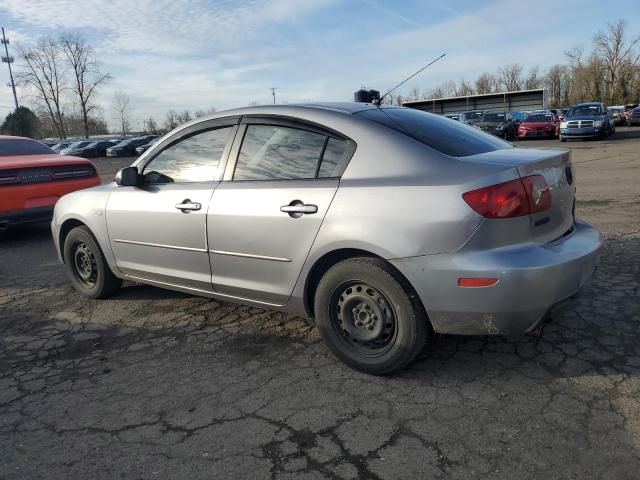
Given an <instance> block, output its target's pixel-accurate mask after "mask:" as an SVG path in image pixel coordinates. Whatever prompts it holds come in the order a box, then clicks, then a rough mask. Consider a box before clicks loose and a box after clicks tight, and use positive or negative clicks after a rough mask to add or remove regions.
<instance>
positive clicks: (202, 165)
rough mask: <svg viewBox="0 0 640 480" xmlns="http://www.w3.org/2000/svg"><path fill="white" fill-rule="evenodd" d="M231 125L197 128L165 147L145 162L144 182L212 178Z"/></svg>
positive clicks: (196, 180) (190, 180) (179, 181)
mask: <svg viewBox="0 0 640 480" xmlns="http://www.w3.org/2000/svg"><path fill="white" fill-rule="evenodd" d="M231 129H232V128H231V127H225V128H218V129H215V130H206V131H204V132H198V133H196V134H194V135H191V136H189V137H186V138H182V139H180V140H178V142H176V143H174V144H172V145H170V146H169V147H167V148H165V149H164V150H162V151H161V152H160V153H159V154H158V155H157V156H155V157H154V158H153V159H152V160H151V161H150V162H149V163H147V165H146V166H145V168H144V171H143V179H144V183H145V184H158V183H185V182H209V181H212V180H213V179H214V178H215V175H216V172H217V170H218V166H219V165H220V160H221V159H222V154H223V152H224V149H225V147H226V145H227V142H228V141H229V134H230V133H231Z"/></svg>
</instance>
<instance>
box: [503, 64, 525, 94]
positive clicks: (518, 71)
mask: <svg viewBox="0 0 640 480" xmlns="http://www.w3.org/2000/svg"><path fill="white" fill-rule="evenodd" d="M523 70H524V69H523V67H522V65H520V64H518V63H512V64H510V65H505V66H504V67H502V68H500V69H499V70H498V75H499V82H500V84H501V85H502V86H503V87H504V89H505V90H506V91H507V92H514V91H517V90H521V89H522V85H523V84H524V82H523V80H522V72H523Z"/></svg>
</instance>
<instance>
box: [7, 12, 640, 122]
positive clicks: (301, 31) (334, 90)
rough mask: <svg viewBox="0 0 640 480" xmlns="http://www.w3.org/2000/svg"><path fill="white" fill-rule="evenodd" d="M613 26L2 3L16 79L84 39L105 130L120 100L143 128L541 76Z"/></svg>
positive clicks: (582, 15)
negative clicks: (96, 72) (30, 58)
mask: <svg viewBox="0 0 640 480" xmlns="http://www.w3.org/2000/svg"><path fill="white" fill-rule="evenodd" d="M620 18H624V19H625V20H626V21H627V22H628V26H629V31H630V33H632V34H638V33H640V0H616V1H610V2H603V1H602V0H534V1H518V0H507V1H503V0H493V1H491V0H448V1H447V0H437V1H434V0H406V1H385V0H263V1H261V0H28V1H26V0H0V25H1V26H3V27H4V28H5V30H6V32H7V36H8V37H9V39H10V42H11V43H10V45H9V47H10V48H11V49H12V52H10V53H11V54H12V55H14V56H15V57H16V62H15V63H14V67H15V69H19V58H18V56H17V50H16V49H17V48H18V47H21V46H22V47H24V46H28V45H30V44H32V43H34V42H35V41H37V39H38V38H40V37H42V36H48V35H52V36H56V35H58V34H60V33H63V32H73V33H79V34H81V35H83V36H84V37H85V38H86V39H87V40H88V41H89V42H90V43H91V44H92V45H93V46H94V48H95V50H96V52H97V54H98V56H99V58H100V60H101V62H102V64H103V70H104V71H106V72H110V73H111V74H112V75H113V77H114V78H113V80H112V81H110V82H109V84H108V85H105V86H104V87H103V88H102V89H101V91H100V94H99V97H98V98H97V102H98V104H99V105H100V107H101V108H102V113H103V114H104V116H105V118H106V119H107V121H109V122H110V123H111V124H113V123H114V122H113V109H112V108H111V104H112V97H113V92H114V91H116V90H122V91H125V92H126V93H128V94H129V96H130V98H131V105H132V119H133V122H132V124H133V127H138V128H140V127H141V125H142V120H143V119H144V118H147V117H150V116H151V117H154V118H156V120H159V121H162V119H163V118H164V116H165V113H166V112H167V110H169V109H174V110H177V111H182V110H185V109H188V110H190V111H192V112H193V111H195V110H198V109H205V110H207V109H209V108H211V107H215V108H217V109H218V110H223V109H228V108H234V107H242V106H247V105H248V104H250V103H258V104H263V103H271V102H272V101H273V99H272V97H271V90H270V87H276V100H277V102H278V103H285V102H286V103H299V102H315V101H351V100H352V99H353V92H354V91H355V90H357V89H359V88H360V87H361V86H366V87H368V88H375V89H378V90H381V91H382V92H384V91H386V90H387V89H389V88H391V87H393V86H394V85H395V84H397V83H399V82H400V81H401V80H403V79H404V78H406V77H407V76H409V75H410V74H412V73H413V72H414V71H416V70H418V69H419V68H420V67H422V66H424V65H425V64H426V63H428V62H429V61H431V60H432V59H433V58H435V57H437V56H439V55H440V54H442V53H445V52H446V54H447V55H446V57H444V59H442V60H441V61H439V62H438V63H436V64H435V65H434V66H432V67H430V68H429V69H428V70H426V71H425V72H424V73H422V74H421V75H419V76H418V77H416V78H415V79H413V80H411V81H410V82H408V83H407V84H406V85H405V86H403V87H402V89H401V90H399V91H398V92H397V93H406V92H408V91H409V89H411V88H412V87H419V88H421V89H422V88H430V87H434V86H437V85H438V84H441V83H443V82H445V81H448V80H454V81H460V80H461V79H462V78H464V79H466V80H474V79H475V77H476V76H477V75H478V74H479V73H481V72H482V71H490V72H494V71H495V70H497V69H498V68H499V67H500V66H502V65H505V64H509V63H521V64H523V65H525V66H526V67H527V68H528V67H531V66H535V65H538V66H539V67H540V69H541V70H542V71H544V70H545V69H547V68H548V67H550V66H551V65H553V64H555V63H564V62H565V55H564V52H565V51H566V50H568V49H570V48H572V47H574V46H580V45H582V46H585V47H587V48H588V47H589V45H590V40H591V37H592V36H593V34H594V33H596V32H597V31H598V30H602V29H604V28H606V23H607V22H614V21H616V20H618V19H620ZM3 55H4V52H3ZM8 81H9V74H8V70H7V68H6V64H2V65H0V118H2V117H4V116H5V115H6V114H7V113H8V112H9V111H10V110H11V109H12V105H13V100H12V94H11V89H10V88H8V87H6V86H5V83H6V82H8ZM18 94H19V97H20V98H19V100H20V101H21V102H24V103H25V104H27V105H28V101H29V99H28V97H27V92H26V91H24V90H19V93H18Z"/></svg>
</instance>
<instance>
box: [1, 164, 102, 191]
mask: <svg viewBox="0 0 640 480" xmlns="http://www.w3.org/2000/svg"><path fill="white" fill-rule="evenodd" d="M96 175H97V174H96V171H95V169H94V168H93V166H92V165H63V166H59V167H45V168H23V169H22V170H5V171H0V187H2V186H9V185H31V184H36V183H47V182H52V181H62V180H73V179H78V178H90V177H95V176H96Z"/></svg>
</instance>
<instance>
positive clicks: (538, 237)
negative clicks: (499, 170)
mask: <svg viewBox="0 0 640 480" xmlns="http://www.w3.org/2000/svg"><path fill="white" fill-rule="evenodd" d="M461 159H462V160H464V161H469V162H474V163H490V164H494V165H504V166H505V167H515V168H516V169H517V170H518V173H519V175H520V177H528V176H530V175H541V176H542V177H544V179H545V182H546V184H547V188H548V189H549V193H550V195H551V207H550V208H549V209H547V210H545V211H543V212H538V213H534V214H531V215H529V220H530V230H531V237H532V238H533V240H534V241H535V242H537V243H541V244H543V243H547V242H551V241H553V240H556V239H558V238H561V237H562V236H563V235H565V234H567V233H568V232H569V231H570V230H571V228H572V227H573V224H574V221H575V192H576V187H575V174H574V169H573V165H572V163H571V157H570V152H569V151H567V150H534V149H520V148H508V149H504V150H496V151H494V152H487V153H483V154H480V155H473V156H469V157H463V158H461Z"/></svg>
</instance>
